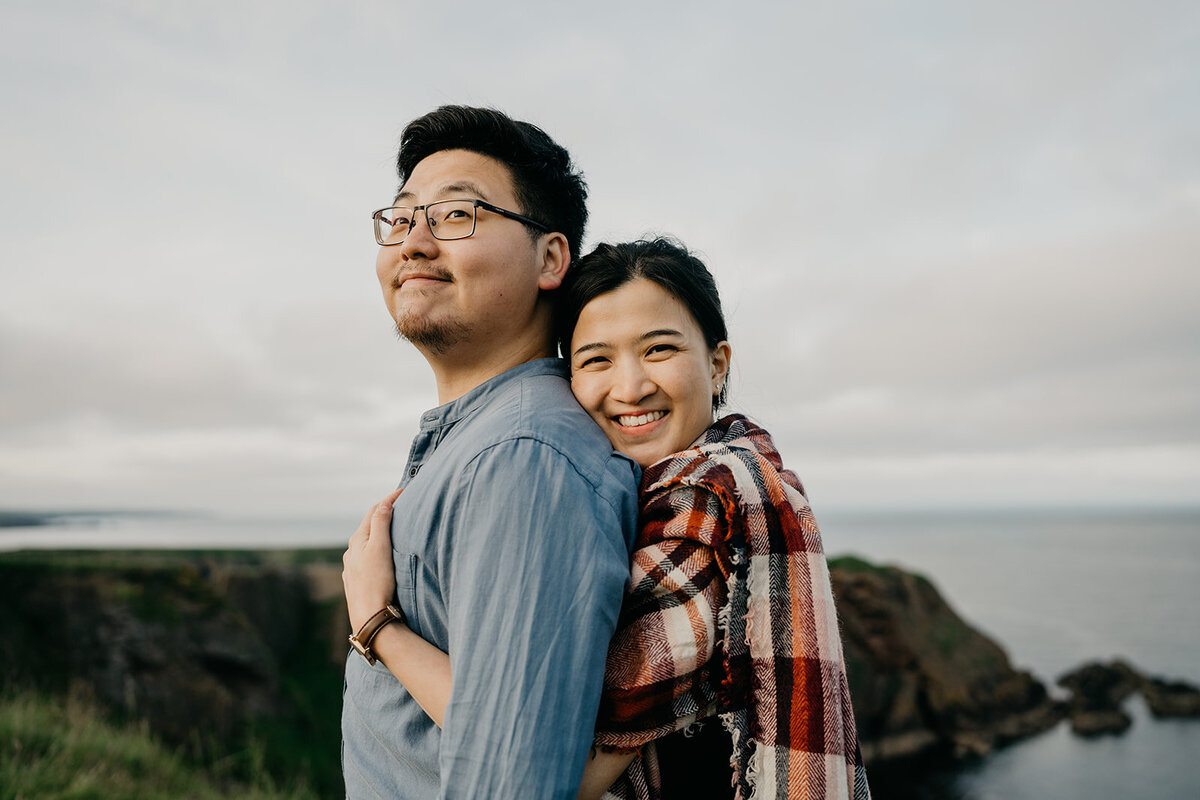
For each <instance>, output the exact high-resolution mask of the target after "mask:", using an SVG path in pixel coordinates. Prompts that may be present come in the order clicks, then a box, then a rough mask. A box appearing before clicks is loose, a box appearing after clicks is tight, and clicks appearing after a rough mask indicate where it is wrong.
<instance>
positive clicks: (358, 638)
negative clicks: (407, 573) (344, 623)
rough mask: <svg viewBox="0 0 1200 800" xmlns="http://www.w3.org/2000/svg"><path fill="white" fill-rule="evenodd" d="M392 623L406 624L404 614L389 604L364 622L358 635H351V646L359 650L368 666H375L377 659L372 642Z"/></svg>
mask: <svg viewBox="0 0 1200 800" xmlns="http://www.w3.org/2000/svg"><path fill="white" fill-rule="evenodd" d="M392 622H404V612H403V611H401V610H400V608H399V607H398V606H395V605H393V604H391V603H388V604H387V605H386V606H384V607H383V608H381V609H380V610H379V611H376V612H375V614H374V615H373V616H372V617H371V618H370V619H369V620H367V621H366V622H364V623H363V625H362V627H361V628H359V629H358V632H357V633H352V634H350V646H351V647H353V648H354V649H355V650H357V651H358V652H359V654H360V655H361V656H362V657H363V658H365V659H366V660H367V663H368V664H371V665H374V664H375V660H376V659H375V653H373V652H372V651H371V642H372V641H374V640H375V636H376V634H378V633H379V632H380V631H381V630H383V628H384V626H385V625H388V624H389V623H392Z"/></svg>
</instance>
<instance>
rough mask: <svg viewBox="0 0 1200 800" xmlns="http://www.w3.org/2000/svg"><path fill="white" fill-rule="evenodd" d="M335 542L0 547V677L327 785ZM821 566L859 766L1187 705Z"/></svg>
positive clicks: (1123, 671) (335, 729) (1152, 686)
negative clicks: (1026, 661)
mask: <svg viewBox="0 0 1200 800" xmlns="http://www.w3.org/2000/svg"><path fill="white" fill-rule="evenodd" d="M338 556H339V553H335V552H325V551H322V552H315V551H314V552H303V551H300V552H296V553H225V554H216V553H190V554H189V553H164V552H156V553H109V554H99V553H55V552H42V553H9V554H3V555H0V607H2V608H4V609H5V611H6V613H4V614H0V680H2V681H3V686H4V688H5V690H6V692H11V691H12V690H14V689H19V688H24V687H29V688H32V689H34V690H37V691H40V692H47V693H51V694H55V693H57V694H71V695H83V696H86V697H88V698H93V699H94V701H95V702H96V704H97V705H98V706H99V707H101V708H103V709H108V710H109V711H110V712H112V713H114V714H116V715H117V716H120V717H124V718H136V719H140V720H144V721H145V724H146V725H147V726H148V728H149V729H150V730H151V731H152V732H153V733H154V734H155V735H157V736H158V737H160V738H161V739H162V740H164V741H166V742H168V743H170V744H172V745H173V746H179V747H182V748H184V749H185V750H187V751H189V752H192V753H194V754H196V755H197V756H198V757H204V758H212V757H217V758H220V757H224V755H225V754H227V753H228V752H229V751H230V749H231V748H236V747H238V746H240V745H239V744H238V743H239V742H242V741H244V738H245V736H246V735H247V733H248V732H252V733H257V734H258V735H260V740H261V741H264V742H266V744H265V745H264V747H265V753H264V755H263V762H264V763H263V766H264V768H267V769H274V770H276V771H278V773H279V774H281V775H295V774H298V773H299V774H304V775H306V776H307V777H308V779H310V780H311V781H312V783H313V784H314V785H315V786H317V787H318V788H319V789H320V790H321V794H322V795H326V794H328V795H329V796H335V795H336V794H337V793H338V792H339V791H340V784H339V780H340V772H339V766H338V760H337V759H338V755H337V754H338V752H339V746H338V743H339V738H340V736H339V724H338V719H339V711H340V702H341V686H342V683H341V674H342V670H343V667H344V660H345V657H346V652H347V649H348V648H347V645H346V635H347V634H348V630H347V623H346V616H345V610H344V604H343V601H342V598H341V581H340V570H341V564H340V560H339V557H338ZM830 567H831V569H830V572H831V577H832V581H833V588H834V593H835V595H836V596H837V600H838V613H839V617H840V620H841V626H842V636H843V642H844V649H845V655H846V662H847V671H848V675H849V680H850V687H851V694H852V697H853V700H854V706H855V715H856V718H857V722H858V730H859V736H860V740H861V743H862V749H863V755H864V758H865V760H866V761H867V763H868V766H869V767H871V768H873V769H874V768H876V767H879V768H880V769H885V768H887V767H889V765H895V764H903V763H906V762H911V761H912V760H914V759H920V758H924V757H927V756H931V757H936V758H940V759H942V760H943V761H944V760H951V761H952V760H957V759H962V758H970V757H975V756H979V755H983V754H986V753H988V752H990V751H991V750H993V749H994V748H995V747H998V746H1000V745H1003V744H1004V743H1006V742H1010V741H1013V740H1016V739H1020V738H1023V737H1027V736H1030V735H1033V734H1035V733H1038V732H1040V731H1043V730H1045V729H1047V728H1049V727H1051V726H1053V725H1055V724H1056V723H1058V722H1059V721H1060V720H1062V719H1063V718H1064V717H1067V716H1070V717H1071V719H1072V722H1073V725H1074V726H1075V728H1076V730H1077V731H1079V732H1080V733H1089V732H1092V733H1094V732H1098V731H1099V730H1116V729H1119V724H1118V723H1119V721H1120V720H1119V716H1114V715H1113V714H1112V713H1110V712H1112V711H1113V709H1116V711H1117V712H1118V714H1119V708H1117V706H1118V705H1119V703H1120V702H1121V701H1122V700H1123V699H1124V698H1125V697H1126V696H1127V695H1128V694H1129V693H1130V692H1132V691H1141V692H1142V693H1143V694H1144V695H1145V696H1146V697H1147V699H1148V701H1151V702H1152V707H1153V708H1157V709H1161V710H1162V713H1164V714H1172V713H1173V714H1179V715H1195V714H1197V713H1200V694H1197V693H1196V691H1195V690H1194V689H1193V688H1192V687H1189V686H1184V685H1180V684H1167V683H1165V682H1163V681H1160V680H1157V679H1154V678H1149V677H1146V676H1142V675H1140V674H1139V673H1137V671H1136V670H1135V669H1134V668H1132V667H1130V666H1129V665H1124V664H1118V665H1112V666H1110V667H1103V666H1101V665H1089V666H1087V667H1084V668H1081V670H1080V671H1077V673H1072V675H1069V676H1065V677H1064V679H1063V685H1064V686H1065V687H1066V688H1067V689H1069V690H1070V691H1071V692H1072V697H1071V699H1070V700H1066V701H1056V700H1054V699H1052V698H1051V697H1050V696H1049V694H1048V692H1047V690H1046V687H1045V686H1044V685H1043V684H1042V683H1041V682H1040V681H1038V680H1037V679H1036V678H1035V677H1034V676H1033V675H1031V674H1030V673H1028V672H1025V671H1022V670H1019V669H1015V668H1014V667H1013V666H1012V664H1011V663H1010V661H1009V659H1008V656H1007V655H1006V654H1005V652H1004V650H1003V649H1002V648H1001V647H1000V645H998V644H997V643H996V642H994V641H992V640H991V639H989V638H988V637H987V636H986V635H984V634H983V633H981V632H979V631H977V630H976V629H974V628H973V627H971V626H970V625H969V624H968V623H966V622H965V621H963V620H962V619H961V618H960V617H959V616H958V615H957V614H956V613H955V612H954V610H953V609H952V608H951V607H950V605H949V604H948V603H947V602H946V601H945V600H944V599H943V598H942V597H941V596H940V594H939V593H938V591H937V590H936V589H935V588H934V586H933V585H932V584H931V583H930V582H929V581H928V580H926V579H925V578H923V577H921V576H920V575H916V574H913V573H910V572H905V571H903V570H900V569H898V568H895V567H887V566H876V565H873V564H870V563H867V562H865V561H862V560H861V559H856V558H840V559H832V560H831V562H830ZM0 701H2V699H0ZM1156 713H1158V711H1156ZM1114 720H1115V721H1116V722H1114ZM1114 724H1116V725H1117V727H1112V726H1113V725H1114ZM1105 725H1108V726H1110V727H1108V728H1105V727H1104V726H1105ZM1089 726H1090V727H1089ZM1097 726H1100V727H1099V728H1097ZM880 796H883V795H880Z"/></svg>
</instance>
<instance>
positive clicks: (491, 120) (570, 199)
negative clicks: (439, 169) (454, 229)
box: [396, 106, 587, 261]
mask: <svg viewBox="0 0 1200 800" xmlns="http://www.w3.org/2000/svg"><path fill="white" fill-rule="evenodd" d="M460 149H461V150H471V151H473V152H475V153H479V154H480V155H484V156H489V157H491V158H494V159H496V160H497V161H499V162H500V163H502V164H504V165H505V166H506V167H508V169H509V171H510V172H512V179H513V189H514V191H515V192H516V195H517V201H518V202H519V203H520V204H521V208H519V209H512V210H513V211H519V212H520V213H522V214H524V215H526V216H528V217H533V218H534V219H536V220H537V221H538V222H541V223H543V224H544V225H545V226H546V227H548V228H549V229H550V230H552V231H556V232H558V233H561V234H563V235H564V236H566V237H567V244H568V245H569V247H570V250H571V260H572V261H576V260H578V258H579V248H580V246H581V245H582V242H583V230H584V228H585V227H586V225H587V184H586V183H585V182H584V180H583V174H582V173H580V172H579V170H578V169H576V168H575V165H574V164H572V163H571V156H570V154H569V153H568V152H567V151H566V150H565V149H563V148H562V146H560V145H559V144H557V143H556V142H555V141H554V140H553V139H551V138H550V137H549V135H547V134H546V132H545V131H543V130H542V129H541V128H539V127H537V126H536V125H531V124H529V123H528V122H519V121H517V120H514V119H512V118H511V117H509V116H508V115H507V114H505V113H503V112H502V111H497V110H495V109H493V108H473V107H471V106H442V107H441V108H439V109H437V110H436V111H430V112H429V113H428V114H426V115H425V116H423V117H418V118H417V119H415V120H413V121H412V122H410V123H408V126H407V127H405V129H404V133H402V134H401V135H400V152H399V153H398V154H397V155H396V171H397V173H399V175H400V186H401V187H403V186H404V183H405V181H407V180H408V178H409V176H410V175H412V171H413V169H415V168H416V166H417V164H419V163H421V161H422V160H423V159H425V158H426V157H428V156H431V155H433V154H434V153H437V152H440V151H442V150H460ZM529 233H530V236H531V237H532V238H534V239H536V238H537V237H538V236H540V235H541V234H540V233H539V232H538V231H535V230H534V229H533V228H530V229H529Z"/></svg>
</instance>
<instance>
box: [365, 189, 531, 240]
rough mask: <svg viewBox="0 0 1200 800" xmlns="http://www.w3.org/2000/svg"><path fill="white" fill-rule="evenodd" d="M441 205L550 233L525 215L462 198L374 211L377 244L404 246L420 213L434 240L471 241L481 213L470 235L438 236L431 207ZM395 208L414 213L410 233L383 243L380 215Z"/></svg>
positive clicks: (373, 220)
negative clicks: (462, 205) (456, 205)
mask: <svg viewBox="0 0 1200 800" xmlns="http://www.w3.org/2000/svg"><path fill="white" fill-rule="evenodd" d="M440 203H470V204H471V205H472V206H473V207H474V208H477V209H479V208H482V209H484V210H485V211H491V212H492V213H493V214H499V215H500V216H502V217H508V218H509V219H515V220H516V221H517V222H520V223H522V224H523V225H528V226H529V227H531V228H533V229H534V230H539V231H541V232H542V233H550V228H549V227H547V226H546V225H543V224H542V223H540V222H538V221H537V220H536V219H533V218H532V217H527V216H525V215H524V214H518V213H517V212H515V211H509V210H507V209H504V208H501V207H500V206H494V205H492V204H491V203H489V202H487V201H486V200H476V199H472V198H468V197H462V198H449V199H446V200H437V201H435V202H433V203H426V204H425V205H423V206H384V207H383V208H381V209H378V210H376V211H372V212H371V224H372V226H373V227H374V228H375V241H376V243H378V244H379V246H380V247H392V246H393V245H398V244H404V242H405V241H407V239H408V237H409V236H411V235H412V232H413V227H414V226H415V225H416V224H417V223H416V219H417V212H418V211H420V212H422V216H424V217H425V227H426V228H428V229H429V233H430V235H431V236H433V238H435V239H437V240H438V241H439V242H453V241H457V240H459V239H469V238H470V237H472V236H474V235H475V223H476V222H477V221H478V220H479V213H478V212H477V211H476V212H474V213H473V214H472V215H471V232H470V233H466V234H463V235H462V236H438V234H437V227H436V226H435V225H431V224H429V207H430V206H436V205H438V204H440ZM394 208H403V209H404V210H406V211H411V212H412V213H413V222H412V225H410V226H409V228H408V233H407V234H405V236H404V238H403V239H401V240H400V241H398V242H384V241H381V239H382V238H383V237H382V236H381V235H380V234H381V231H380V230H379V223H380V219H379V215H380V214H382V213H383V212H385V211H391V210H392V209H394Z"/></svg>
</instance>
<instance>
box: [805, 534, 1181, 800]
mask: <svg viewBox="0 0 1200 800" xmlns="http://www.w3.org/2000/svg"><path fill="white" fill-rule="evenodd" d="M818 518H819V519H820V520H821V523H822V524H821V527H822V530H823V532H824V535H825V545H826V548H827V550H828V551H829V553H830V554H833V555H836V554H840V553H847V552H852V553H856V554H858V555H861V556H863V557H865V558H867V559H869V560H872V561H876V562H888V563H898V564H901V565H903V566H905V567H907V568H910V569H913V570H916V571H918V572H922V573H924V574H925V575H927V576H929V577H930V578H931V579H932V580H933V582H934V583H935V584H936V585H937V586H938V587H939V588H940V589H941V591H942V594H943V596H945V597H946V598H947V599H948V600H949V602H950V603H951V605H953V606H954V608H955V609H956V610H957V611H958V612H959V613H960V614H961V615H962V616H963V617H965V618H966V619H967V620H968V621H970V622H971V623H972V624H974V625H975V626H976V627H978V628H980V629H981V630H983V631H984V632H985V633H987V634H989V635H990V636H992V637H993V638H994V639H997V640H998V641H1000V642H1001V643H1002V644H1003V645H1004V646H1005V647H1006V649H1007V650H1008V651H1009V655H1010V657H1011V658H1012V660H1013V662H1014V663H1015V664H1016V665H1017V666H1019V667H1023V668H1026V669H1030V670H1032V671H1033V672H1034V673H1035V674H1036V675H1038V677H1040V678H1041V679H1042V680H1043V681H1045V682H1046V683H1047V685H1048V686H1049V687H1050V688H1051V689H1052V690H1055V687H1053V686H1052V684H1053V681H1054V679H1055V678H1056V677H1057V676H1059V675H1060V674H1062V673H1063V672H1065V671H1067V670H1069V669H1071V668H1073V667H1075V666H1078V665H1079V664H1080V663H1081V662H1083V661H1086V660H1092V659H1097V658H1102V659H1110V658H1114V657H1118V656H1120V657H1124V658H1126V659H1127V660H1129V661H1130V662H1132V663H1133V664H1134V665H1135V666H1137V667H1138V668H1139V669H1141V670H1142V671H1143V672H1147V673H1150V674H1154V675H1161V676H1164V677H1170V678H1181V679H1185V680H1187V681H1189V682H1191V683H1194V684H1200V613H1197V610H1196V606H1197V600H1198V599H1200V589H1198V587H1200V511H1157V512H1156V511H1139V512H1131V511H1124V512H1103V513H1101V512H1053V513H1050V512H1010V513H995V514H963V513H927V514H917V513H905V514H890V515H876V514H872V515H858V516H853V515H846V514H842V515H838V514H827V515H824V516H822V515H820V514H818ZM1126 711H1128V712H1129V713H1130V714H1131V716H1133V718H1134V724H1133V727H1132V728H1131V729H1130V730H1129V732H1128V733H1126V734H1125V735H1123V736H1109V737H1101V738H1098V739H1081V738H1079V737H1076V736H1074V735H1073V734H1072V733H1071V732H1070V729H1069V727H1068V726H1066V725H1060V726H1059V727H1057V728H1055V729H1054V730H1052V731H1049V732H1047V733H1045V734H1043V735H1041V736H1039V737H1037V738H1034V739H1031V740H1028V741H1025V742H1022V743H1020V744H1017V745H1014V746H1012V747H1009V748H1006V749H1004V750H1002V751H1000V752H999V753H996V754H994V755H992V756H990V757H989V758H987V759H984V760H982V761H981V762H979V763H977V764H974V765H972V766H970V767H968V768H967V769H965V770H963V771H960V772H958V773H955V774H951V775H938V776H934V778H933V779H931V780H927V781H925V782H924V783H923V784H922V785H920V786H911V787H896V788H897V789H900V791H898V792H895V793H894V796H896V797H905V798H913V800H918V799H919V800H926V798H928V800H942V799H943V798H946V799H949V798H958V799H961V800H968V799H969V800H1008V798H1062V800H1077V799H1078V800H1082V799H1083V798H1093V799H1094V798H1144V799H1145V800H1168V798H1169V799H1170V800H1176V798H1200V720H1168V721H1162V720H1156V719H1154V718H1153V717H1152V716H1151V715H1150V714H1149V712H1148V711H1147V710H1146V708H1145V705H1144V704H1143V703H1142V701H1141V699H1140V698H1136V697H1135V698H1133V699H1131V700H1130V701H1129V702H1128V703H1127V705H1126ZM879 788H880V789H881V790H883V789H884V787H883V786H880V787H879ZM880 794H884V792H882V791H881V792H880ZM887 794H888V796H893V793H892V792H888V793H887Z"/></svg>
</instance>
